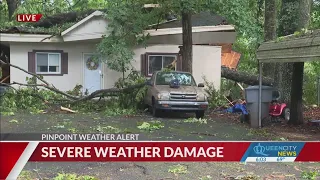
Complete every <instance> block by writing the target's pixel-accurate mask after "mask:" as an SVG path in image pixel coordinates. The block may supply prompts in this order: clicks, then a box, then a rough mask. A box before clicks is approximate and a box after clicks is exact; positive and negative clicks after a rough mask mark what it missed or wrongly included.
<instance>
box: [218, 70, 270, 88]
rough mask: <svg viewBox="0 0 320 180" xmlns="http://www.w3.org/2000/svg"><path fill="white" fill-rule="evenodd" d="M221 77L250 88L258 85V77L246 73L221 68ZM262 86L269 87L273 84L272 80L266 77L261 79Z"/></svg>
mask: <svg viewBox="0 0 320 180" xmlns="http://www.w3.org/2000/svg"><path fill="white" fill-rule="evenodd" d="M221 77H224V78H226V79H229V80H233V81H236V82H241V83H244V84H247V85H252V86H253V85H258V84H259V76H257V75H254V74H249V73H246V72H240V71H235V70H231V69H229V68H227V67H221ZM262 84H263V85H266V86H271V85H272V84H273V80H272V79H271V78H268V77H263V78H262Z"/></svg>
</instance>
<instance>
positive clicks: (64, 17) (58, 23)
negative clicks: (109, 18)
mask: <svg viewBox="0 0 320 180" xmlns="http://www.w3.org/2000/svg"><path fill="white" fill-rule="evenodd" d="M95 11H102V12H104V11H106V10H105V9H90V10H86V11H72V12H66V13H59V14H55V15H52V16H48V17H45V18H42V19H41V20H40V21H39V22H36V23H28V24H26V25H21V26H9V27H3V28H0V33H8V34H16V33H23V34H55V33H57V31H58V32H62V31H64V30H66V29H68V28H70V27H72V26H73V25H74V24H75V23H77V22H79V21H80V20H83V19H85V18H86V17H88V16H90V15H91V14H92V13H94V12H95Z"/></svg>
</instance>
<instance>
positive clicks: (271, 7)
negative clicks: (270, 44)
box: [263, 0, 277, 78]
mask: <svg viewBox="0 0 320 180" xmlns="http://www.w3.org/2000/svg"><path fill="white" fill-rule="evenodd" d="M264 12H265V14H264V40H265V41H271V40H274V39H275V38H276V37H277V3H276V0H265V11H264ZM275 67H276V66H275V64H273V63H266V64H263V72H264V73H265V74H266V76H268V77H271V78H274V77H273V75H274V68H275Z"/></svg>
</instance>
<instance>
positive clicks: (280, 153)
mask: <svg viewBox="0 0 320 180" xmlns="http://www.w3.org/2000/svg"><path fill="white" fill-rule="evenodd" d="M310 143H311V142H310ZM306 144H307V147H308V146H310V145H315V144H309V143H305V142H253V143H251V144H250V146H249V148H248V149H247V151H246V152H245V154H244V156H243V157H242V158H241V162H295V161H296V160H297V158H298V157H300V158H298V159H301V160H303V159H304V158H307V159H310V160H311V159H312V155H311V154H309V155H307V154H305V152H306V151H307V150H308V149H309V148H307V147H306ZM314 148H315V149H314V150H316V149H318V150H319V149H320V146H319V144H317V146H316V147H314ZM303 149H304V150H305V151H304V153H303V154H302V155H300V153H301V151H302V150H303ZM306 156H309V157H310V158H309V157H306ZM317 160H319V157H318V158H317Z"/></svg>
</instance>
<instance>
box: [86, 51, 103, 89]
mask: <svg viewBox="0 0 320 180" xmlns="http://www.w3.org/2000/svg"><path fill="white" fill-rule="evenodd" d="M93 55H94V54H83V62H84V87H83V89H84V92H87V93H89V94H90V93H92V92H94V91H96V90H100V89H101V88H102V86H101V81H102V80H101V78H102V72H101V70H102V68H101V65H102V64H101V62H100V61H95V60H94V58H93Z"/></svg>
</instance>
